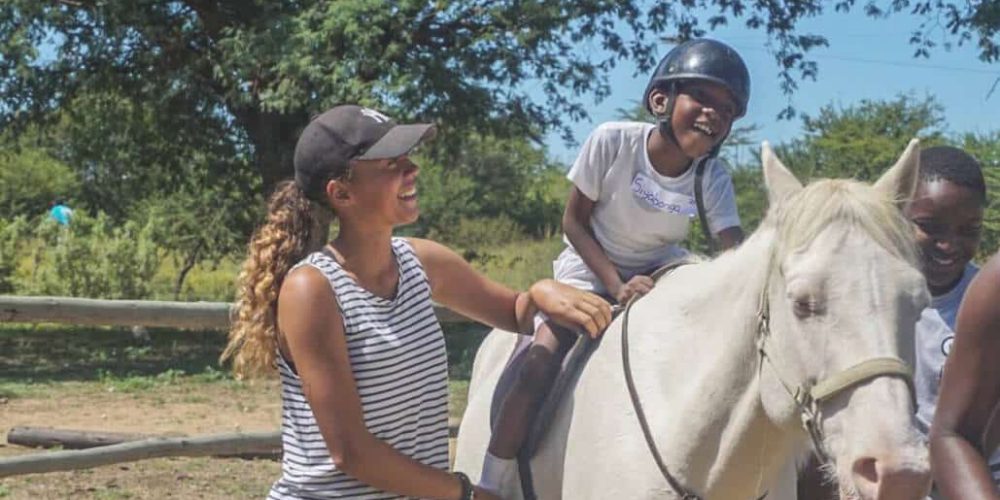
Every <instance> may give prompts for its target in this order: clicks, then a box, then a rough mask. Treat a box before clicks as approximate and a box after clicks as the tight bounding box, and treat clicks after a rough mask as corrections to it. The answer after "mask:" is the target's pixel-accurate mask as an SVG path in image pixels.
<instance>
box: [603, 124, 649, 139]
mask: <svg viewBox="0 0 1000 500" xmlns="http://www.w3.org/2000/svg"><path fill="white" fill-rule="evenodd" d="M653 126H654V125H653V124H651V123H645V122H629V121H610V122H604V123H602V124H600V125H598V126H597V128H595V129H594V131H593V133H592V135H593V136H594V137H598V138H631V137H642V136H643V135H644V133H645V132H646V131H648V130H649V128H650V127H653Z"/></svg>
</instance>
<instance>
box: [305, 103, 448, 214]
mask: <svg viewBox="0 0 1000 500" xmlns="http://www.w3.org/2000/svg"><path fill="white" fill-rule="evenodd" d="M435 133H436V128H435V127H434V125H432V124H429V123H420V124H411V125H399V124H397V123H396V121H395V120H393V119H392V118H389V117H388V116H386V115H385V114H383V113H381V112H379V111H376V110H374V109H371V108H365V107H362V106H357V105H353V104H345V105H342V106H337V107H335V108H333V109H330V110H329V111H326V112H325V113H323V114H321V115H319V116H317V117H316V118H314V119H313V120H312V121H311V122H309V125H307V126H306V128H305V129H304V130H303V131H302V134H300V135H299V141H298V143H297V144H296V145H295V159H294V163H295V182H296V184H298V185H299V187H300V188H301V189H302V190H303V191H304V192H305V193H306V196H308V197H309V198H310V199H313V200H321V199H322V197H323V192H324V190H325V189H326V183H327V182H328V181H329V180H330V179H335V178H338V177H341V176H343V175H344V174H346V173H347V171H348V168H349V165H350V162H351V160H382V159H390V158H398V157H400V156H403V155H405V154H407V153H409V152H410V151H412V150H413V148H415V147H416V146H417V145H419V144H420V143H421V142H423V141H425V140H428V139H430V138H432V137H433V136H434V134H435Z"/></svg>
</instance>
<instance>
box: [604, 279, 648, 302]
mask: <svg viewBox="0 0 1000 500" xmlns="http://www.w3.org/2000/svg"><path fill="white" fill-rule="evenodd" d="M652 289H653V279H652V278H650V277H649V276H643V275H641V274H640V275H638V276H633V277H632V279H630V280H628V282H627V283H623V284H621V285H619V286H618V289H617V290H611V292H612V293H613V294H614V296H615V300H617V301H618V303H619V304H621V305H625V304H628V301H629V300H632V297H635V296H639V297H641V296H643V295H646V294H647V293H649V291H650V290H652Z"/></svg>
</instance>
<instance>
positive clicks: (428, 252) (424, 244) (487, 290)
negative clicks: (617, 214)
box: [409, 238, 611, 336]
mask: <svg viewBox="0 0 1000 500" xmlns="http://www.w3.org/2000/svg"><path fill="white" fill-rule="evenodd" d="M409 241H410V243H411V244H412V245H413V249H414V250H415V251H416V252H417V256H418V257H419V259H420V262H421V263H422V264H423V266H424V270H426V271H427V277H428V279H429V280H430V283H431V293H432V296H433V297H434V300H435V301H437V302H439V303H441V304H442V305H444V306H446V307H448V308H449V309H451V310H453V311H456V312H458V313H460V314H463V315H465V316H468V317H470V318H472V319H474V320H476V321H480V322H482V323H485V324H487V325H491V326H494V327H496V328H500V329H503V330H507V331H511V332H520V333H524V334H531V333H532V331H533V329H534V315H535V312H536V311H542V312H544V313H546V314H547V315H548V316H549V318H550V319H552V320H554V321H555V322H556V323H558V324H560V325H563V326H566V327H568V328H573V329H579V330H584V331H586V332H587V333H588V334H590V335H591V336H596V335H598V334H599V333H600V332H601V331H602V330H604V327H606V326H607V325H608V323H610V322H611V306H610V305H608V303H607V302H605V301H604V300H602V299H601V298H600V297H598V296H596V295H594V294H592V293H587V292H584V291H582V290H577V289H576V288H573V287H571V286H568V285H564V284H562V283H557V282H555V281H553V280H542V281H539V282H537V283H535V284H534V285H532V286H531V288H530V289H529V290H528V292H527V293H518V292H515V291H513V290H511V289H510V288H507V287H506V286H504V285H502V284H500V283H497V282H495V281H493V280H491V279H489V278H487V277H486V276H485V275H483V274H481V273H480V272H478V271H476V270H475V269H474V268H473V267H472V266H471V265H469V263H468V262H466V261H465V259H463V258H462V257H461V256H459V255H458V254H457V253H455V252H454V251H452V250H451V249H449V248H448V247H446V246H444V245H441V244H440V243H436V242H433V241H430V240H422V239H417V238H411V239H410V240H409Z"/></svg>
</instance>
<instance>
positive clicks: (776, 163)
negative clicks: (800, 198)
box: [760, 141, 802, 205]
mask: <svg viewBox="0 0 1000 500" xmlns="http://www.w3.org/2000/svg"><path fill="white" fill-rule="evenodd" d="M760 161H761V163H762V164H763V165H764V184H765V185H767V199H768V201H769V202H770V203H771V205H775V204H777V202H779V201H781V200H783V199H785V198H788V197H789V196H791V195H793V194H795V193H797V192H799V190H801V189H802V183H801V182H799V180H798V179H796V178H795V175H794V174H792V172H791V171H789V170H788V167H785V166H784V165H783V164H782V163H781V160H779V159H778V157H777V156H775V154H774V151H772V150H771V145H770V144H768V142H767V141H764V142H763V143H762V144H761V145H760Z"/></svg>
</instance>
